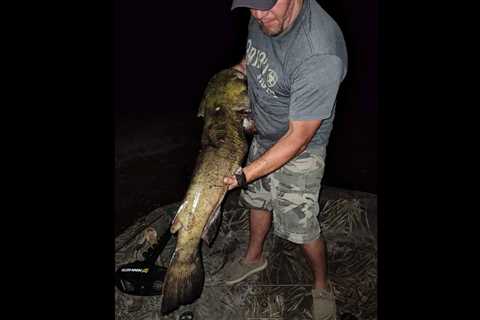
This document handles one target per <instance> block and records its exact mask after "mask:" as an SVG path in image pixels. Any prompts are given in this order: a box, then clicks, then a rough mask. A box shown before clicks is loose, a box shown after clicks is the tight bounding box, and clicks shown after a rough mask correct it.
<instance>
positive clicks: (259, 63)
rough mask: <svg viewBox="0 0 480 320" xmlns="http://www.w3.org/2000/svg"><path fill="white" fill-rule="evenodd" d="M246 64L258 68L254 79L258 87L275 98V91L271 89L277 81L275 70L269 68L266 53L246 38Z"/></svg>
mask: <svg viewBox="0 0 480 320" xmlns="http://www.w3.org/2000/svg"><path fill="white" fill-rule="evenodd" d="M246 58H247V59H246V60H247V65H249V66H252V67H254V68H256V69H258V70H260V73H258V75H257V77H256V80H257V82H258V84H259V85H260V87H261V88H262V89H264V90H265V92H266V93H268V94H270V95H271V96H273V97H275V98H277V95H276V94H275V92H274V91H273V90H272V89H271V88H272V87H273V86H274V85H275V84H277V81H278V75H277V73H276V72H275V70H273V69H271V68H270V65H269V63H268V57H267V54H266V53H265V52H264V51H262V50H259V49H257V48H255V47H254V46H253V45H252V40H251V39H248V41H247V54H246Z"/></svg>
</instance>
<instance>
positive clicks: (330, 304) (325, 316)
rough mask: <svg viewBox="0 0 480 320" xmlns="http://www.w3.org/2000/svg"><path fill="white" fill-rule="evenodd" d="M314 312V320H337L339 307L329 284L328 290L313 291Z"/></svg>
mask: <svg viewBox="0 0 480 320" xmlns="http://www.w3.org/2000/svg"><path fill="white" fill-rule="evenodd" d="M312 299H313V304H312V311H313V313H312V314H313V320H336V319H337V316H336V315H337V307H336V304H335V296H334V295H333V290H332V286H331V284H330V283H329V284H328V288H327V289H321V288H318V289H313V290H312Z"/></svg>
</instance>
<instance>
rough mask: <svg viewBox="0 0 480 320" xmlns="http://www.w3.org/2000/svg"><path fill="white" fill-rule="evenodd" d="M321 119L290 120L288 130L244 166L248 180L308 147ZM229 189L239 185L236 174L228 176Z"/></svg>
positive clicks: (271, 170) (225, 180)
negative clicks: (261, 153)
mask: <svg viewBox="0 0 480 320" xmlns="http://www.w3.org/2000/svg"><path fill="white" fill-rule="evenodd" d="M320 124H321V120H302V121H289V124H288V131H287V133H285V135H284V136H283V137H281V138H280V140H278V141H277V143H275V144H274V145H273V146H272V147H271V148H270V149H268V150H267V152H265V153H264V154H263V155H262V156H261V157H260V158H258V159H257V160H255V161H253V162H252V163H250V164H249V165H248V166H246V167H245V168H243V172H244V174H245V177H246V180H247V182H251V181H253V180H255V179H257V178H260V177H262V176H265V175H267V174H269V173H271V172H273V171H275V170H277V169H278V168H280V167H281V166H283V165H284V164H285V163H287V162H288V161H289V160H291V159H292V158H294V157H295V156H296V155H298V154H300V153H301V152H302V151H303V150H305V148H306V147H307V145H308V143H309V142H310V140H311V139H312V137H313V135H314V134H315V132H316V131H317V129H318V128H319V127H320ZM224 182H225V184H228V185H229V190H230V189H233V188H235V187H237V180H236V179H235V176H231V177H226V178H225V179H224Z"/></svg>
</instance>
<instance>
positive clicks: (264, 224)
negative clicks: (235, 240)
mask: <svg viewBox="0 0 480 320" xmlns="http://www.w3.org/2000/svg"><path fill="white" fill-rule="evenodd" d="M271 224H272V214H271V213H270V212H269V211H266V210H260V209H250V240H249V242H248V248H247V252H246V253H245V256H244V257H242V258H239V259H237V260H235V261H234V262H233V263H232V264H230V265H229V266H228V267H226V268H225V273H224V278H225V284H226V285H233V284H235V283H238V282H240V281H242V280H244V279H245V278H247V277H248V276H250V275H252V274H254V273H256V272H260V271H262V270H264V269H265V268H266V267H267V264H268V262H267V259H265V258H264V257H263V256H262V252H263V243H264V241H265V237H266V235H267V233H268V230H269V229H270V225H271Z"/></svg>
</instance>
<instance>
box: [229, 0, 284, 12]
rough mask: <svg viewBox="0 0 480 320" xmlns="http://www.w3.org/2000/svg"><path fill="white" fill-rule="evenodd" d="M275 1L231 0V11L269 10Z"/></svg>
mask: <svg viewBox="0 0 480 320" xmlns="http://www.w3.org/2000/svg"><path fill="white" fill-rule="evenodd" d="M276 2H277V0H233V2H232V9H231V10H233V9H235V8H238V7H247V8H252V9H257V10H270V9H271V8H272V7H273V6H274V5H275V3H276Z"/></svg>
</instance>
